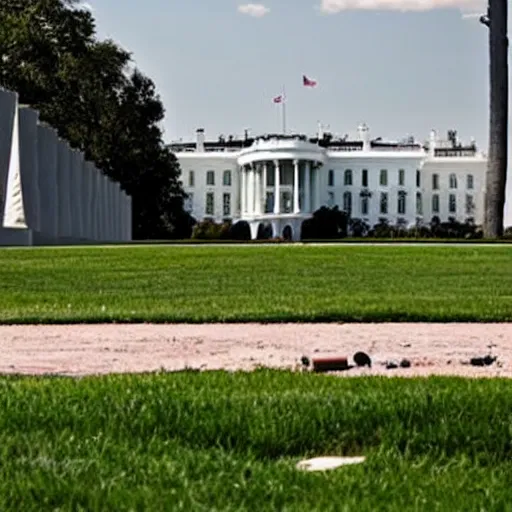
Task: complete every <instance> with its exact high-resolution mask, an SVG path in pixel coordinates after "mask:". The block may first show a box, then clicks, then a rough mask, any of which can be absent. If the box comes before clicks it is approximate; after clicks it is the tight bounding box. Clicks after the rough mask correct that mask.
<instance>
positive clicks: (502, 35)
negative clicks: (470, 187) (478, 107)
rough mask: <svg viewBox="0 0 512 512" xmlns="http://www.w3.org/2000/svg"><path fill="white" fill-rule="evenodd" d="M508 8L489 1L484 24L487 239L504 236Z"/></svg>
mask: <svg viewBox="0 0 512 512" xmlns="http://www.w3.org/2000/svg"><path fill="white" fill-rule="evenodd" d="M507 18H508V7H507V0H489V7H488V11H487V14H486V15H484V16H482V17H481V18H480V21H481V22H482V23H483V24H484V25H486V26H487V27H488V28H489V56H490V130H489V159H488V164H487V165H488V167H487V174H486V193H485V215H484V226H483V227H484V236H485V237H486V238H497V237H500V236H502V235H503V217H504V209H505V190H506V180H507V160H508V140H507V139H508V109H509V105H508V34H507V23H508V21H507Z"/></svg>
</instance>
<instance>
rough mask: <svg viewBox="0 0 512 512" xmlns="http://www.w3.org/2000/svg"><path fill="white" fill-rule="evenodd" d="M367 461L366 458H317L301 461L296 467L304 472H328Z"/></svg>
mask: <svg viewBox="0 0 512 512" xmlns="http://www.w3.org/2000/svg"><path fill="white" fill-rule="evenodd" d="M365 460H366V457H315V458H313V459H307V460H301V461H300V462H299V463H298V464H297V466H296V467H297V469H300V470H302V471H326V470H329V469H336V468H339V467H341V466H352V465H354V464H361V463H363V462H364V461H365Z"/></svg>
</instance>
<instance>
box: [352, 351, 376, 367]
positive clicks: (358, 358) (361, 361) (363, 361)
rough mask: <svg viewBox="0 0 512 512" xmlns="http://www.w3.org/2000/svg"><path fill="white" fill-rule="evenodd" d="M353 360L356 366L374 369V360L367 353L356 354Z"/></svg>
mask: <svg viewBox="0 0 512 512" xmlns="http://www.w3.org/2000/svg"><path fill="white" fill-rule="evenodd" d="M353 359H354V363H356V366H368V368H371V367H372V360H371V359H370V356H369V355H368V354H366V353H365V352H356V353H355V354H354V358H353Z"/></svg>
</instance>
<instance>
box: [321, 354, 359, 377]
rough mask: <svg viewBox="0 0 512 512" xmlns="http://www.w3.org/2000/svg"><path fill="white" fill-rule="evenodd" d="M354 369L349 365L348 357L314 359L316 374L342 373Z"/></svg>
mask: <svg viewBox="0 0 512 512" xmlns="http://www.w3.org/2000/svg"><path fill="white" fill-rule="evenodd" d="M351 368H353V367H352V366H350V365H349V364H348V359H347V358H346V357H326V358H323V359H313V371H314V372H318V373H320V372H322V373H323V372H340V371H345V370H350V369H351Z"/></svg>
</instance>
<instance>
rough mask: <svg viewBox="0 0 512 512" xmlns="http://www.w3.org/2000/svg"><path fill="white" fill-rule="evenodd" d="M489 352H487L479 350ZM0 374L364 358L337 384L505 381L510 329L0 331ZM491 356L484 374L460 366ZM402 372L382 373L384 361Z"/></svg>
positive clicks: (288, 364) (243, 366)
mask: <svg viewBox="0 0 512 512" xmlns="http://www.w3.org/2000/svg"><path fill="white" fill-rule="evenodd" d="M490 346H491V348H489V347H490ZM0 350H1V356H0V373H11V374H12V373H15V374H31V375H41V374H59V375H71V376H83V375H92V374H107V373H126V372H130V373H136V372H151V371H157V370H167V371H176V370H183V369H185V368H192V369H198V370H218V369H225V370H231V371H232V370H253V369H255V368H257V367H268V368H283V369H298V368H299V366H300V359H301V357H302V356H304V355H305V356H307V357H309V358H310V359H313V358H321V357H337V356H347V357H348V358H349V362H351V361H352V357H353V355H354V353H355V352H357V351H364V352H367V353H368V354H369V355H370V356H371V358H372V361H373V365H372V368H371V369H369V368H353V369H351V370H349V371H346V372H342V373H340V374H339V375H343V376H356V375H387V376H427V375H459V376H472V377H512V324H455V323H453V324H422V323H414V324H267V325H262V324H204V325H183V324H180V325H153V324H142V325H112V324H110V325H49V326H39V325H37V326H35V325H29V326H0ZM490 352H492V354H493V355H495V356H497V358H498V359H497V361H496V362H495V363H494V364H493V365H491V366H487V367H474V366H471V365H469V364H467V362H468V361H469V360H470V359H471V358H473V357H482V356H485V355H487V354H489V353H490ZM404 358H405V359H408V360H409V361H410V362H411V368H409V369H402V368H398V369H393V370H390V369H386V367H385V363H386V362H387V361H389V360H396V361H397V362H400V361H401V360H402V359H404Z"/></svg>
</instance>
